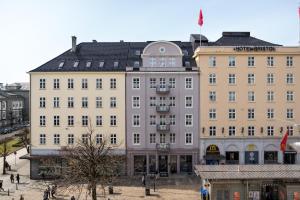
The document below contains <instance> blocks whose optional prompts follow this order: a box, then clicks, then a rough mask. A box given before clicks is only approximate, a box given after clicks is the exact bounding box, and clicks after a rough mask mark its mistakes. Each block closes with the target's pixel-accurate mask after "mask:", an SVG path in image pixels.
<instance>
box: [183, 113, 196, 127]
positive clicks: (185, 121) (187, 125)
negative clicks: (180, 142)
mask: <svg viewBox="0 0 300 200" xmlns="http://www.w3.org/2000/svg"><path fill="white" fill-rule="evenodd" d="M187 116H191V118H190V120H191V124H187V122H188V121H189V120H188V118H187ZM193 119H194V117H193V114H185V117H184V124H185V126H186V127H192V126H193Z"/></svg>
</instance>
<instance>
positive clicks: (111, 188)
mask: <svg viewBox="0 0 300 200" xmlns="http://www.w3.org/2000/svg"><path fill="white" fill-rule="evenodd" d="M108 193H109V194H113V193H114V188H113V186H108Z"/></svg>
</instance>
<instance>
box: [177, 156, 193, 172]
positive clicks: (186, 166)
mask: <svg viewBox="0 0 300 200" xmlns="http://www.w3.org/2000/svg"><path fill="white" fill-rule="evenodd" d="M192 170H193V156H192V155H181V156H180V172H187V173H190V172H192Z"/></svg>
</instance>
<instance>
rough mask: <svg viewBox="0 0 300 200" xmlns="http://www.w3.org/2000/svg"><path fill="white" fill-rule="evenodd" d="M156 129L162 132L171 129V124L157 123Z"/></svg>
mask: <svg viewBox="0 0 300 200" xmlns="http://www.w3.org/2000/svg"><path fill="white" fill-rule="evenodd" d="M156 130H157V131H161V132H165V131H170V124H164V125H161V124H157V125H156Z"/></svg>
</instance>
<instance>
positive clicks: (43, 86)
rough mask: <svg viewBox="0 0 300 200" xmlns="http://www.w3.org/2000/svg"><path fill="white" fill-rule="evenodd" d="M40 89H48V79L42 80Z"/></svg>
mask: <svg viewBox="0 0 300 200" xmlns="http://www.w3.org/2000/svg"><path fill="white" fill-rule="evenodd" d="M40 89H46V79H44V78H41V79H40Z"/></svg>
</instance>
